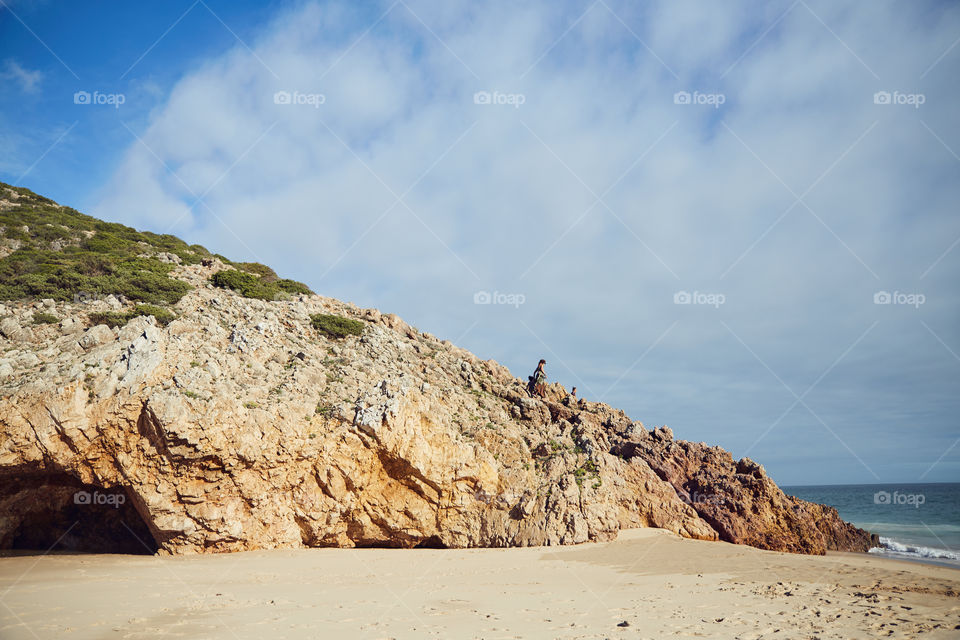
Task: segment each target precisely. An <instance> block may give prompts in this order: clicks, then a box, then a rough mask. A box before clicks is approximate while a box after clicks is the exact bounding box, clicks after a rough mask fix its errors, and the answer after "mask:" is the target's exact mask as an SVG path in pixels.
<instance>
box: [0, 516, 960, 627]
mask: <svg viewBox="0 0 960 640" xmlns="http://www.w3.org/2000/svg"><path fill="white" fill-rule="evenodd" d="M958 595H960V571H958V570H956V569H952V568H947V567H938V566H930V565H922V564H917V563H911V562H904V561H898V560H890V559H887V558H879V557H875V556H870V555H865V554H841V553H838V554H830V555H828V556H826V557H811V556H796V555H791V554H783V553H775V552H769V551H760V550H757V549H753V548H749V547H742V546H736V545H730V544H726V543H717V542H701V541H696V540H685V539H682V538H678V537H676V536H674V535H673V534H670V533H668V532H665V531H661V530H656V529H641V530H634V531H625V532H622V533H621V535H620V538H619V539H618V540H617V541H615V542H611V543H603V544H586V545H580V546H575V547H559V548H556V547H554V548H543V547H540V548H526V549H469V550H441V549H412V550H392V549H304V550H294V551H255V552H248V553H237V554H226V555H210V556H189V557H149V556H119V555H45V556H20V557H6V558H0V638H2V639H3V640H20V639H38V638H39V639H44V640H45V639H47V638H76V639H81V638H83V639H87V638H91V639H92V638H96V639H105V638H137V639H139V638H161V639H162V638H217V639H220V638H224V639H247V638H254V639H257V640H272V639H280V638H615V639H619V638H631V639H632V638H664V637H705V638H821V639H826V638H841V639H844V640H846V639H849V638H877V637H896V638H915V637H917V636H920V637H924V638H960V597H958ZM621 625H622V626H621Z"/></svg>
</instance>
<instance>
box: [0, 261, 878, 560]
mask: <svg viewBox="0 0 960 640" xmlns="http://www.w3.org/2000/svg"><path fill="white" fill-rule="evenodd" d="M222 268H223V265H222V264H221V263H220V262H219V261H212V262H208V264H207V266H203V265H183V266H179V267H177V269H176V270H175V271H173V272H172V275H173V276H174V277H176V278H178V279H181V280H183V281H185V282H187V283H189V284H190V285H191V286H193V287H194V289H193V290H192V291H191V292H189V293H188V294H187V295H185V296H184V297H183V298H182V299H181V300H180V301H179V302H178V303H177V304H176V305H175V307H174V310H175V311H176V313H177V314H178V318H177V319H176V320H174V321H172V322H171V323H170V324H168V325H167V326H165V327H161V326H158V324H157V323H156V321H155V320H154V319H153V318H151V317H136V318H134V319H132V320H130V321H129V322H128V323H127V324H126V325H124V326H122V327H120V328H114V329H111V328H108V327H107V326H105V325H96V326H87V325H88V324H89V323H88V320H87V318H88V315H89V313H90V312H92V311H95V310H99V309H100V307H103V309H106V308H108V307H111V306H113V307H116V306H117V304H116V302H115V301H114V300H107V301H98V302H92V303H87V304H80V303H68V302H56V303H55V302H52V301H46V302H40V303H10V304H7V305H6V306H3V307H2V308H0V317H5V319H4V320H3V321H2V323H0V351H2V352H3V353H2V357H0V385H2V387H0V548H10V547H33V548H36V547H41V548H45V547H46V546H49V545H50V544H53V543H54V542H55V541H57V540H58V539H59V545H60V546H61V547H62V546H67V547H70V546H74V547H77V548H91V541H94V540H98V541H100V545H101V547H102V546H104V545H105V546H107V547H110V548H114V549H117V550H128V551H129V550H130V549H131V545H134V547H139V548H142V549H144V550H149V551H154V550H159V551H161V552H164V553H193V552H209V551H235V550H244V549H262V548H280V547H300V546H397V547H413V546H417V545H423V546H448V547H468V546H526V545H541V544H549V545H556V544H572V543H578V542H584V541H587V540H606V539H610V538H612V537H614V536H615V535H616V533H617V531H618V530H619V529H620V528H623V527H637V526H642V527H662V528H665V529H669V530H671V531H674V532H676V533H678V534H680V535H682V536H686V537H690V538H698V539H705V540H715V539H722V540H728V541H731V542H738V543H744V544H750V545H754V546H758V547H761V548H765V549H776V550H784V551H794V552H802V553H824V552H825V550H827V549H848V550H865V549H867V548H868V547H869V546H871V545H872V544H873V543H874V542H873V541H872V538H871V536H870V535H869V534H867V533H866V532H864V531H861V530H859V529H855V528H854V527H852V526H851V525H849V524H847V523H844V522H842V521H841V520H840V519H839V518H838V516H837V514H836V512H835V511H833V510H832V509H829V508H825V507H822V506H818V505H811V504H809V503H805V502H802V501H800V500H797V499H794V498H791V497H788V496H785V495H784V494H783V493H782V492H781V491H780V490H779V489H778V488H777V487H776V485H775V484H774V483H773V482H772V481H771V480H770V479H769V478H767V477H766V475H765V474H764V471H763V468H762V467H760V466H759V465H756V464H754V463H752V462H750V461H749V460H741V461H739V462H736V461H734V460H733V459H732V458H731V456H730V454H729V453H726V452H725V451H723V450H721V449H719V448H710V447H706V446H704V445H700V444H693V443H688V442H683V441H674V440H673V438H672V434H671V433H670V432H669V430H668V429H665V428H661V429H657V430H655V431H653V432H650V431H647V430H646V429H645V428H644V427H643V425H641V424H640V423H638V422H633V421H631V420H630V419H629V418H628V417H627V416H626V415H625V414H623V413H622V412H620V411H616V410H614V409H612V408H610V407H608V406H605V405H602V404H594V403H585V404H584V405H583V406H582V408H581V407H576V408H571V407H568V406H566V405H564V404H563V403H562V402H561V398H562V397H563V396H564V395H565V392H564V391H563V390H562V388H561V387H559V385H554V386H552V387H551V388H550V393H549V397H548V399H547V400H545V401H541V400H539V399H532V398H529V397H527V394H526V392H525V389H524V385H523V383H522V382H521V381H520V380H517V379H515V378H513V376H512V375H510V373H509V372H508V370H507V369H506V368H504V367H502V366H500V365H498V364H497V363H495V362H493V361H481V360H479V359H478V358H476V357H475V356H474V355H472V354H470V353H468V352H466V351H464V350H462V349H459V348H457V347H455V346H454V345H452V344H450V343H449V342H446V341H440V340H438V339H436V338H434V337H433V336H430V335H428V334H424V333H420V332H418V331H417V330H416V329H414V328H412V327H410V326H408V325H407V324H405V323H404V322H403V321H402V320H400V319H399V318H397V317H395V316H392V315H381V314H380V313H379V312H377V311H375V310H362V309H357V308H356V307H354V306H352V305H349V304H344V303H341V302H339V301H336V300H333V299H329V298H324V297H322V296H297V297H296V298H295V299H293V300H288V301H282V302H273V301H262V300H252V299H246V298H242V297H240V296H239V295H237V294H236V293H233V292H231V291H226V290H222V289H214V288H212V287H210V286H209V285H208V284H207V281H208V278H209V276H210V275H211V274H212V273H214V272H216V271H218V270H219V269H222ZM38 312H47V313H51V314H53V315H54V316H56V317H58V318H62V321H61V322H60V323H59V324H39V325H38V324H31V323H30V322H29V319H30V318H31V316H33V314H36V313H38ZM315 313H331V314H338V315H341V316H344V317H348V318H355V319H360V320H362V321H363V322H364V325H365V327H364V330H363V334H362V335H361V336H359V337H357V336H351V337H347V338H344V339H339V340H332V339H328V338H326V337H324V336H323V335H321V334H320V333H319V332H317V331H316V330H314V329H313V328H312V327H311V325H310V318H309V316H310V315H311V314H315ZM133 541H135V543H134V542H133ZM94 547H95V548H99V549H100V550H102V548H100V547H96V545H94Z"/></svg>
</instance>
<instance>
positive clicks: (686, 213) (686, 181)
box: [0, 0, 960, 485]
mask: <svg viewBox="0 0 960 640" xmlns="http://www.w3.org/2000/svg"><path fill="white" fill-rule="evenodd" d="M0 5H3V6H0V78H2V83H3V84H2V86H3V87H4V91H3V92H2V94H0V180H3V181H5V182H12V183H16V184H20V185H24V186H27V187H29V188H31V189H33V190H35V191H37V192H39V193H42V194H44V195H47V196H49V197H52V198H54V199H56V200H57V201H59V202H61V203H65V204H70V205H72V206H75V207H76V208H78V209H80V210H82V211H85V212H87V213H91V214H93V215H96V216H98V217H101V218H104V219H108V220H113V221H119V222H123V223H125V224H129V225H132V226H135V227H137V228H141V229H149V230H153V231H157V232H169V233H174V234H176V235H179V236H180V237H183V238H184V239H186V240H188V241H190V242H198V243H201V244H203V245H205V246H207V247H208V248H209V249H211V250H213V251H216V252H219V253H223V254H225V255H228V256H230V257H233V258H235V259H244V260H256V261H260V262H264V263H266V264H270V265H272V266H273V267H275V268H276V269H277V271H278V272H280V273H281V274H282V275H285V276H288V277H292V278H296V279H298V280H302V281H304V282H306V283H308V284H309V285H310V286H311V287H312V288H313V289H314V290H315V291H317V292H318V293H322V294H324V295H329V296H334V297H337V298H340V299H343V300H349V301H352V302H355V303H356V304H358V305H360V306H363V307H377V308H379V309H381V310H384V311H390V312H395V313H397V314H399V315H401V316H402V317H404V318H405V319H406V320H407V321H409V322H410V323H411V324H414V325H416V326H418V327H419V328H420V329H421V330H424V331H430V332H432V333H434V334H436V335H438V336H440V337H442V338H447V339H450V340H452V341H454V342H455V343H457V344H459V345H461V346H463V347H465V348H468V349H470V350H471V351H473V352H475V353H476V354H477V355H479V356H480V357H481V358H494V359H496V360H498V361H500V362H502V363H504V364H506V365H507V366H509V367H510V369H511V370H512V371H513V372H514V373H515V374H516V375H518V376H526V375H527V374H528V373H529V372H530V371H531V370H532V369H533V366H534V365H535V363H536V361H537V360H538V359H539V358H541V357H543V358H546V360H547V361H548V365H547V371H548V374H549V376H550V378H551V380H555V381H560V382H562V383H564V384H565V385H567V386H568V387H569V386H571V385H576V386H577V387H578V389H579V393H580V395H581V396H583V397H585V398H587V399H589V400H604V401H606V402H609V403H611V404H613V405H615V406H619V407H622V408H624V409H625V410H626V411H627V412H628V413H629V414H630V415H631V416H632V417H634V418H635V419H638V420H641V421H642V422H644V424H646V425H647V426H648V427H652V426H655V425H660V424H667V425H669V426H670V427H671V428H673V430H674V432H675V433H676V434H677V436H678V437H681V438H685V439H689V440H697V441H701V440H702V441H706V442H708V443H711V444H720V445H722V446H724V447H725V448H727V449H729V450H730V451H731V452H732V453H733V454H734V456H735V457H740V456H745V455H746V456H749V457H751V458H753V459H755V460H758V461H760V462H761V463H763V464H764V465H765V466H766V468H767V470H768V471H769V472H770V473H771V474H772V476H773V477H774V479H775V480H777V481H778V482H780V483H781V484H788V485H790V484H818V483H823V484H826V483H875V482H892V483H893V482H896V483H903V482H918V481H927V482H929V481H960V444H958V443H960V418H958V415H960V393H958V391H960V384H958V383H960V322H958V321H960V297H958V291H957V286H956V283H957V281H958V275H960V248H958V246H957V245H958V244H960V211H958V201H960V200H958V196H960V180H958V175H960V156H958V153H960V126H958V125H960V109H957V104H958V102H960V83H957V82H956V79H957V77H958V70H960V45H958V41H960V5H957V4H956V3H950V2H920V1H918V2H888V1H877V2H861V3H852V2H836V1H824V0H796V1H792V0H784V1H779V0H777V1H773V2H766V3H755V2H733V1H731V2H723V3H717V2H683V1H677V0H670V1H665V2H619V1H617V0H596V1H595V2H589V1H588V2H576V3H573V2H549V1H543V2H528V3H522V4H521V3H515V2H488V3H482V4H481V3H474V2H463V3H459V2H438V1H436V0H434V1H432V2H428V1H420V0H397V1H396V2H390V1H387V2H382V3H377V2H370V3H351V2H343V3H337V2H270V3H262V2H253V1H252V0H251V1H234V2H227V1H222V2H221V1H215V0H196V1H195V2H191V1H190V0H185V1H170V2H164V3H153V4H152V5H150V4H146V5H137V6H136V7H134V6H132V5H129V4H128V3H123V2H102V3H96V4H87V3H83V4H82V5H81V4H72V3H71V4H67V5H61V4H56V3H53V2H44V1H40V2H27V1H26V0H19V1H12V0H0ZM78 34H82V37H78Z"/></svg>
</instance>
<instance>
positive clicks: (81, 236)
mask: <svg viewBox="0 0 960 640" xmlns="http://www.w3.org/2000/svg"><path fill="white" fill-rule="evenodd" d="M0 201H5V202H3V204H0V256H2V255H3V253H4V252H5V251H10V253H9V255H6V256H4V257H2V258H0V300H22V299H25V298H34V299H40V298H52V299H54V300H61V301H71V300H78V299H87V298H97V297H105V296H108V295H114V296H125V297H126V298H128V299H129V300H131V301H133V302H135V303H140V305H141V307H143V308H147V307H149V308H150V309H153V310H156V311H157V313H160V315H157V313H153V312H151V313H149V314H144V313H138V312H136V309H134V310H131V311H128V312H119V313H113V314H101V315H102V316H103V317H104V318H105V319H106V320H108V321H109V322H111V323H116V322H120V321H121V319H122V318H124V317H126V318H127V320H129V319H130V318H132V317H135V316H137V315H153V316H155V317H156V318H157V320H158V321H161V322H168V321H169V320H168V319H167V320H164V319H166V318H169V319H172V318H173V317H174V315H173V314H172V313H171V312H170V311H169V310H168V309H165V308H163V307H165V306H168V305H173V304H175V303H176V302H177V301H179V300H180V298H182V297H183V296H184V294H186V293H187V292H188V291H190V289H191V287H190V285H188V284H187V283H186V282H183V281H182V280H178V279H176V278H172V277H170V272H171V271H172V270H173V268H174V265H172V264H169V263H166V262H162V261H161V260H160V259H159V258H158V257H157V254H160V253H170V254H174V255H176V256H177V257H179V258H180V261H181V263H183V264H197V263H199V262H200V261H202V260H204V259H207V258H213V257H216V258H220V259H221V260H222V261H223V262H224V263H225V264H229V265H232V266H234V267H236V269H237V271H231V272H230V273H233V274H236V275H231V276H227V275H224V276H220V278H221V279H222V282H221V283H220V284H218V283H217V282H214V284H217V286H226V287H227V288H230V289H234V290H238V291H240V292H241V293H242V294H243V295H245V296H247V297H253V298H261V299H264V300H275V299H277V298H278V297H282V295H283V294H312V293H313V292H312V291H310V289H309V287H307V286H306V285H305V284H302V283H300V282H295V281H293V280H285V279H281V278H279V277H278V276H277V274H276V273H275V272H274V271H273V269H271V268H270V267H268V266H266V265H263V264H259V263H256V262H233V261H231V260H229V259H227V258H225V257H223V256H220V255H214V254H211V253H210V252H209V251H207V249H205V248H204V247H202V246H200V245H198V244H194V245H188V244H187V243H186V242H184V241H183V240H180V239H179V238H177V237H176V236H172V235H161V234H156V233H150V232H147V231H137V230H136V229H132V228H131V227H127V226H124V225H122V224H117V223H112V222H104V221H103V220H98V219H96V218H93V217H91V216H88V215H84V214H82V213H80V212H78V211H76V210H74V209H71V208H69V207H62V206H60V205H58V204H57V203H56V202H54V201H53V200H50V199H49V198H44V197H43V196H40V195H37V194H35V193H33V192H32V191H30V190H29V189H25V188H23V187H15V186H12V185H8V184H5V183H3V182H0ZM221 273H226V272H221ZM141 307H137V308H141ZM161 316H162V318H161ZM124 322H125V321H124Z"/></svg>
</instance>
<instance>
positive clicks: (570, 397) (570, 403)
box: [563, 387, 577, 407]
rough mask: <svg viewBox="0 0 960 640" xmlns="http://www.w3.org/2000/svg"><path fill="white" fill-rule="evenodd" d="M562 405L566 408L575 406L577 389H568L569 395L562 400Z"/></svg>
mask: <svg viewBox="0 0 960 640" xmlns="http://www.w3.org/2000/svg"><path fill="white" fill-rule="evenodd" d="M563 404H565V405H567V406H568V407H572V406H574V405H575V404H577V388H576V387H573V388H572V389H570V393H568V394H567V397H566V398H564V399H563Z"/></svg>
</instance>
